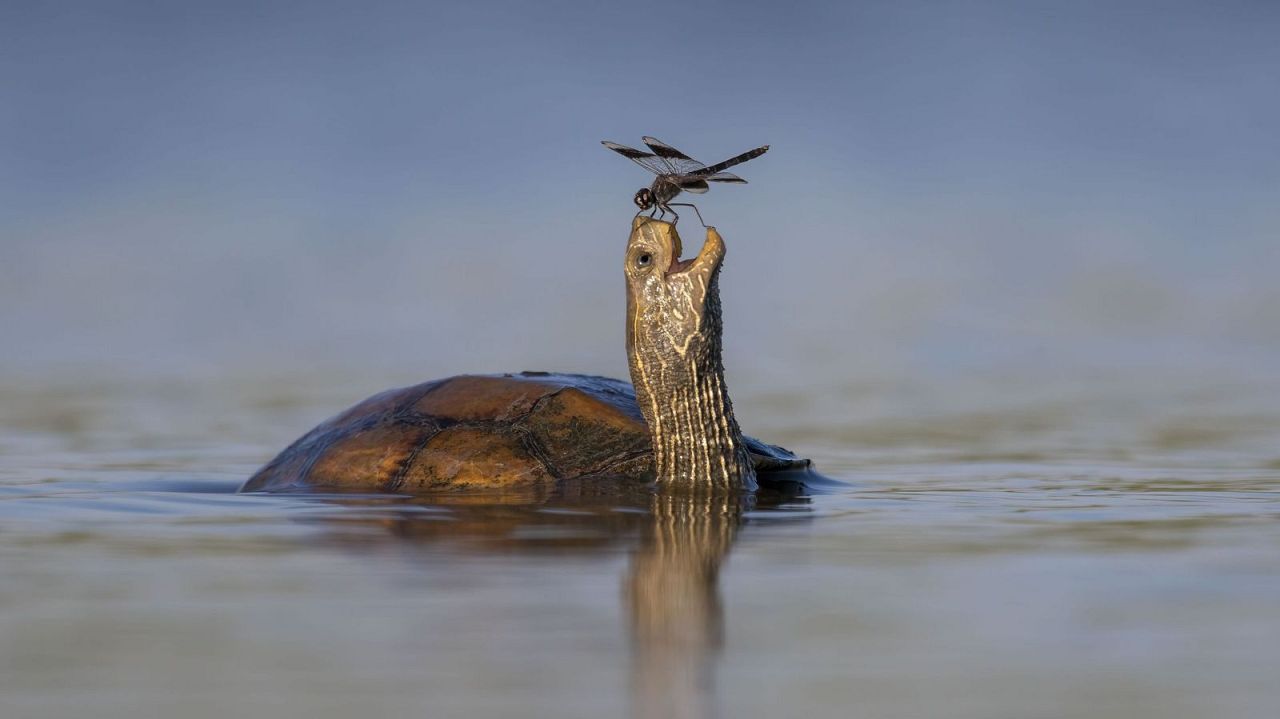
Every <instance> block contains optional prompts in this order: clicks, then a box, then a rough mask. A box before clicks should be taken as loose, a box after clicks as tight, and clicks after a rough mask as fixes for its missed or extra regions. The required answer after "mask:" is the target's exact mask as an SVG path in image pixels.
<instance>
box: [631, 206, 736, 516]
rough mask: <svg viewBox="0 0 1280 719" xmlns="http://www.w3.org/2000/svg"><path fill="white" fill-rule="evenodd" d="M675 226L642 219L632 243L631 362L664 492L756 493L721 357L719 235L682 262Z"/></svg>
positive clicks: (635, 227)
mask: <svg viewBox="0 0 1280 719" xmlns="http://www.w3.org/2000/svg"><path fill="white" fill-rule="evenodd" d="M680 251H681V244H680V236H679V235H678V234H677V233H676V230H675V226H674V225H672V224H670V223H667V222H660V221H656V220H650V219H648V218H637V219H636V221H635V222H634V223H633V225H632V232H631V239H630V241H629V242H628V244H627V255H626V276H627V357H628V360H629V363H630V366H631V381H632V383H633V384H634V385H635V389H636V400H637V402H638V403H639V405H640V411H641V412H642V413H643V414H644V418H645V421H646V422H647V423H648V425H649V436H650V439H651V440H652V442H653V456H654V469H655V470H656V472H657V482H658V485H659V487H660V488H671V489H676V488H683V489H710V490H726V491H727V490H754V489H755V488H756V481H755V470H754V468H753V465H752V461H751V456H750V454H749V453H748V452H747V449H746V445H745V444H744V443H743V440H742V432H741V431H740V430H739V429H738V423H737V421H736V420H735V419H734V416H733V405H732V403H731V402H730V401H729V392H728V390H727V388H726V387H725V381H724V364H723V362H722V359H721V352H720V335H721V331H722V321H721V318H720V292H719V288H718V278H719V273H720V265H721V262H722V261H723V260H724V254H725V246H724V240H723V239H721V237H720V234H719V233H718V232H716V231H715V229H714V228H707V239H706V242H705V243H704V244H703V247H702V250H701V251H700V252H699V253H698V256H697V257H695V258H693V259H690V260H684V261H681V260H680Z"/></svg>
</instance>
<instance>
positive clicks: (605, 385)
mask: <svg viewBox="0 0 1280 719" xmlns="http://www.w3.org/2000/svg"><path fill="white" fill-rule="evenodd" d="M747 441H748V445H749V447H750V448H751V450H752V453H753V454H754V455H755V456H756V460H757V469H759V470H764V471H768V470H783V471H786V470H794V469H804V468H807V467H808V461H807V460H799V459H797V458H796V457H795V456H794V455H791V454H790V453H789V452H786V450H782V449H779V448H777V447H771V446H769V445H765V444H763V443H760V442H757V441H755V440H751V439H750V438H748V439H747ZM652 459H653V457H652V453H651V447H650V444H649V432H648V429H647V428H646V426H645V423H644V418H643V417H642V416H641V414H640V409H639V407H637V406H636V400H635V394H634V392H633V391H632V388H631V385H630V384H628V383H626V382H621V381H619V380H615V379H609V378H607V377H589V376H585V375H566V374H548V373H545V372H522V373H520V374H515V375H512V374H507V375H462V376H458V377H450V378H448V379H443V380H437V381H435V382H426V383H424V384H420V385H415V386H413V387H406V388H403V389H393V390H388V391H386V392H383V393H381V394H377V395H374V396H373V397H370V398H369V399H366V400H365V401H363V402H361V403H359V404H357V405H356V406H354V407H352V408H351V409H348V410H347V411H345V412H343V413H341V414H339V415H338V416H336V417H333V418H332V419H329V420H327V421H326V422H324V423H322V424H321V425H320V426H318V427H316V428H315V429H313V430H311V431H310V432H308V433H307V434H305V435H303V437H302V438H301V439H299V440H298V441H296V442H294V443H293V444H292V445H290V446H289V447H288V448H287V449H285V450H284V451H283V452H281V453H280V455H279V456H277V457H276V458H275V459H273V460H271V461H270V462H268V463H267V464H266V466H264V467H263V468H262V469H260V470H258V472H257V473H256V474H254V475H253V477H251V478H250V479H249V481H248V482H246V483H245V485H244V487H242V488H241V491H245V492H254V491H287V490H291V489H303V488H313V489H314V488H324V489H333V490H360V491H391V492H395V491H399V492H406V493H416V492H430V491H449V490H496V489H502V490H532V489H542V488H547V487H549V486H553V485H554V484H555V483H557V482H558V481H560V480H573V479H579V478H587V477H614V478H622V479H631V480H637V481H642V480H644V479H646V475H647V474H648V473H650V472H652Z"/></svg>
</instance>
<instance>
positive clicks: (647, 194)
mask: <svg viewBox="0 0 1280 719" xmlns="http://www.w3.org/2000/svg"><path fill="white" fill-rule="evenodd" d="M631 201H632V202H634V203H636V207H639V208H640V211H641V212H643V211H645V210H647V209H649V208H650V207H653V191H652V190H650V189H649V188H647V187H641V188H640V189H639V190H637V191H636V196H635V197H633V198H631Z"/></svg>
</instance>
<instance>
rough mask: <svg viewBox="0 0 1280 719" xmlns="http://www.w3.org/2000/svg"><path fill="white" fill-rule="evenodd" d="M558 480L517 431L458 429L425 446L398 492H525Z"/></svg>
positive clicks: (448, 429) (401, 480)
mask: <svg viewBox="0 0 1280 719" xmlns="http://www.w3.org/2000/svg"><path fill="white" fill-rule="evenodd" d="M554 479H555V478H554V477H553V476H552V475H551V473H550V472H549V471H548V470H547V467H546V465H545V464H543V463H542V461H541V460H540V459H538V457H536V456H535V455H534V454H533V453H532V452H530V450H529V447H528V445H527V444H526V442H525V441H524V440H523V439H522V438H521V436H520V434H519V432H517V431H515V430H512V429H510V428H502V427H496V426H493V425H487V426H468V425H454V426H452V427H448V428H446V429H443V430H441V431H440V432H439V433H437V434H435V435H434V436H432V437H431V438H430V439H429V440H427V442H426V443H425V444H423V445H422V447H421V449H420V450H419V451H418V452H417V454H416V455H415V456H414V457H413V459H412V461H411V462H410V464H409V465H408V466H407V467H406V468H405V471H404V472H403V473H402V474H401V476H400V480H399V482H398V483H397V486H396V487H394V489H398V490H401V491H405V492H426V491H433V490H436V491H439V490H449V491H455V490H458V491H461V490H495V489H524V488H530V487H535V486H538V485H542V484H544V483H549V482H551V481H552V480H554Z"/></svg>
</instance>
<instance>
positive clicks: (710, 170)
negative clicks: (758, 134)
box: [691, 145, 769, 175]
mask: <svg viewBox="0 0 1280 719" xmlns="http://www.w3.org/2000/svg"><path fill="white" fill-rule="evenodd" d="M768 151H769V146H768V145H762V146H760V147H757V148H756V149H754V150H747V151H746V152H744V153H742V154H741V155H735V156H734V157H730V158H729V159H727V160H725V161H724V162H717V163H716V164H714V165H711V166H710V167H704V168H702V169H701V170H697V171H695V172H693V173H691V174H695V175H714V174H716V173H717V172H720V171H721V170H727V169H729V168H730V167H733V166H734V165H741V164H742V163H744V162H746V161H747V160H750V159H752V158H754V157H759V156H761V155H763V154H764V153H766V152H768Z"/></svg>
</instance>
